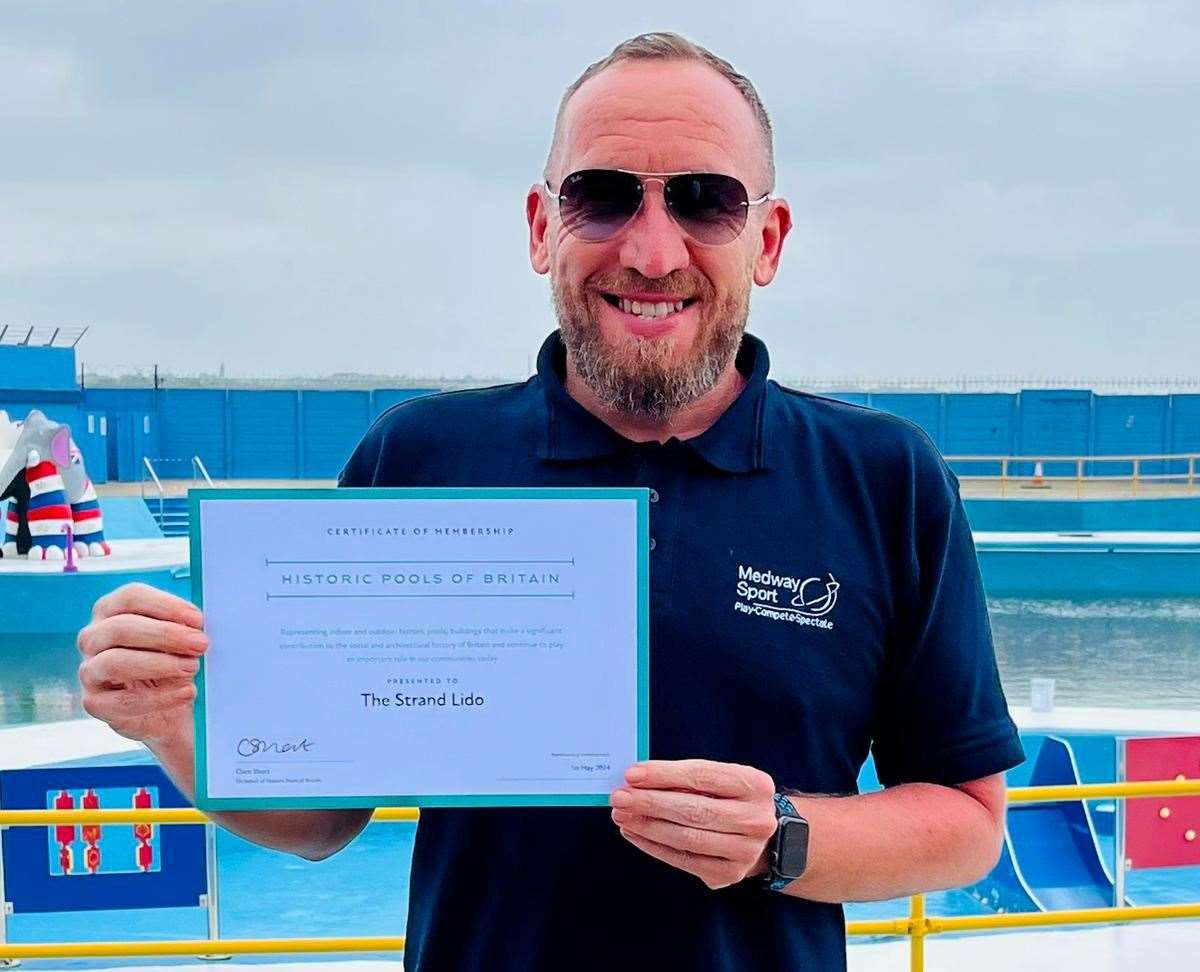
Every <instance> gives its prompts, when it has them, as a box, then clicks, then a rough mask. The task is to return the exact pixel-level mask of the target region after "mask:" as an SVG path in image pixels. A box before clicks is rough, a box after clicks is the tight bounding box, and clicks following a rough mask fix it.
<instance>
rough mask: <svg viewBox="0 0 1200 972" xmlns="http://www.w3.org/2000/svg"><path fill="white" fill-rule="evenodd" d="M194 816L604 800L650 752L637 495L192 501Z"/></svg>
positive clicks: (513, 493) (517, 492) (318, 494)
mask: <svg viewBox="0 0 1200 972" xmlns="http://www.w3.org/2000/svg"><path fill="white" fill-rule="evenodd" d="M189 497H190V505H191V544H192V587H193V596H194V599H195V601H196V603H197V604H198V605H200V607H201V608H202V609H203V611H204V620H205V630H206V631H207V633H208V635H209V638H210V646H209V650H208V653H207V655H206V656H205V658H204V660H203V663H202V666H201V671H200V675H199V676H198V682H199V695H198V698H197V700H196V708H195V711H196V803H197V806H199V807H200V808H201V809H213V810H254V809H283V808H294V809H299V808H314V807H328V808H336V807H345V808H350V807H377V806H535V805H537V806H554V805H562V806H567V805H576V806H578V805H595V806H600V805H604V804H606V803H607V802H608V795H609V794H610V793H611V792H612V790H613V789H615V788H616V787H617V786H619V785H620V783H621V781H622V778H623V774H624V771H625V768H626V767H627V766H629V765H630V764H631V763H634V762H636V761H638V760H639V759H645V758H646V756H647V755H648V739H647V711H648V699H647V675H648V673H647V654H648V645H647V637H648V635H647V629H648V617H647V614H648V601H647V597H648V594H647V550H648V530H647V509H648V507H647V503H648V491H647V490H644V489H482V488H481V489H467V488H455V489H449V488H448V489H295V490H292V489H197V490H192V491H191V492H190V493H189Z"/></svg>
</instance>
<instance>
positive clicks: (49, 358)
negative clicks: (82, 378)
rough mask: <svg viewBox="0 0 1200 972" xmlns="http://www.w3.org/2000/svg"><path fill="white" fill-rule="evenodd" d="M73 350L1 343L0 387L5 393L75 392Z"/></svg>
mask: <svg viewBox="0 0 1200 972" xmlns="http://www.w3.org/2000/svg"><path fill="white" fill-rule="evenodd" d="M76 387H77V386H76V384H75V349H74V348H30V347H22V346H18V345H13V344H0V388H3V389H5V390H6V391H17V390H24V391H29V390H51V389H56V390H59V391H74V390H75V389H76Z"/></svg>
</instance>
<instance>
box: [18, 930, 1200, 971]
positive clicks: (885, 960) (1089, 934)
mask: <svg viewBox="0 0 1200 972" xmlns="http://www.w3.org/2000/svg"><path fill="white" fill-rule="evenodd" d="M1197 952H1200V923H1197V922H1190V921H1180V922H1163V923H1159V924H1147V923H1139V924H1135V925H1124V926H1103V927H1099V928H1078V929H1071V930H1064V931H1051V930H1047V931H1038V932H1001V933H995V934H987V935H966V936H961V937H953V938H951V937H941V936H933V937H931V938H929V939H927V940H926V944H925V967H926V968H927V969H929V970H930V972H938V970H942V969H945V970H952V969H971V970H972V972H1013V970H1014V969H1019V970H1021V972H1144V970H1146V969H1155V970H1163V972H1169V970H1175V969H1179V970H1183V969H1187V968H1191V967H1192V965H1191V962H1192V961H1193V959H1194V958H1195V956H1196V954H1197ZM847 957H848V963H847V966H848V969H849V972H900V970H903V969H907V968H908V967H909V943H908V941H907V940H896V941H889V942H871V943H857V944H856V943H855V942H854V940H853V939H851V941H850V944H849V946H848V948H847ZM115 961H119V960H115ZM80 964H81V963H80V962H79V961H73V962H71V963H70V967H72V968H78V967H79V965H80ZM88 965H89V966H90V967H93V968H108V969H112V970H122V972H178V970H179V969H180V968H181V967H188V968H193V969H195V968H200V966H199V965H197V963H196V960H195V959H191V958H184V959H180V960H179V961H178V962H177V963H175V964H173V965H145V964H140V963H139V964H137V965H121V964H113V965H101V964H100V963H99V962H97V963H90V962H89V963H88ZM35 966H36V967H37V968H43V969H49V968H65V967H67V963H65V962H63V963H61V964H60V963H59V962H55V961H52V960H42V961H38V962H31V963H28V967H30V968H33V967H35ZM219 967H220V968H222V969H229V968H244V969H247V970H251V969H252V970H253V972H312V970H313V969H315V968H320V967H325V968H334V969H336V970H337V972H403V969H404V963H403V961H402V960H400V959H397V960H395V961H388V960H379V959H355V958H345V959H339V958H337V957H335V956H332V955H318V956H313V958H311V959H309V960H308V961H284V962H263V961H261V960H258V961H255V962H248V961H239V960H236V959H235V960H233V961H230V962H222V963H220V965H219ZM498 967H499V966H498Z"/></svg>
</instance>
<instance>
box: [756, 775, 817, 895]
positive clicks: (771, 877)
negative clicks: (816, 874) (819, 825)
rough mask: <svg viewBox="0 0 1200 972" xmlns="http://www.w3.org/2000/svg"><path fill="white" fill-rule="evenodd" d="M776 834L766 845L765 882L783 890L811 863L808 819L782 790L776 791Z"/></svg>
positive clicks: (769, 885) (774, 889) (774, 888)
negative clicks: (797, 809) (809, 861)
mask: <svg viewBox="0 0 1200 972" xmlns="http://www.w3.org/2000/svg"><path fill="white" fill-rule="evenodd" d="M775 819H776V820H777V821H778V823H777V824H776V827H775V836H774V837H772V838H771V843H770V845H768V847H767V873H766V874H765V875H764V877H763V882H764V883H765V884H766V886H767V887H768V888H769V889H770V890H772V891H782V890H783V889H784V888H786V887H787V886H788V885H789V884H791V883H792V882H793V881H795V880H796V878H798V877H800V875H802V874H803V873H804V869H805V867H806V866H807V865H808V821H807V820H805V819H804V818H803V817H802V816H800V814H798V813H796V807H795V805H794V804H793V803H792V801H791V800H789V799H788V798H787V797H786V796H784V795H783V794H782V793H776V794H775Z"/></svg>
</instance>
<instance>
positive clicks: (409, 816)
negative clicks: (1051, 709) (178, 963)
mask: <svg viewBox="0 0 1200 972" xmlns="http://www.w3.org/2000/svg"><path fill="white" fill-rule="evenodd" d="M1152 796H1200V780H1156V781H1152V782H1138V783H1087V784H1075V785H1069V786H1032V787H1014V788H1012V789H1010V790H1009V791H1008V799H1009V802H1010V803H1053V802H1057V801H1062V800H1095V799H1101V798H1104V799H1107V798H1115V799H1132V798H1137V797H1152ZM371 819H372V821H380V822H388V823H395V822H400V821H413V820H417V819H419V811H417V810H416V809H414V808H411V807H402V808H388V809H379V810H376V811H375V813H374V815H373V816H372V818H371ZM138 822H144V823H158V824H197V823H211V821H210V820H209V819H208V818H207V817H206V816H205V815H204V814H202V813H201V812H200V811H198V810H192V809H186V808H181V809H159V810H0V830H2V829H3V828H5V827H44V826H50V825H54V824H82V823H99V824H128V823H138ZM1181 918H1200V901H1197V902H1194V903H1189V904H1170V905H1145V906H1141V907H1123V908H1115V907H1113V908H1079V909H1073V910H1062V911H1046V912H1022V913H1009V914H996V915H961V916H948V917H939V916H929V915H926V913H925V896H924V895H923V894H915V895H912V897H911V898H910V899H909V913H908V915H907V916H904V917H898V918H885V919H877V920H868V921H848V922H846V934H847V935H851V936H858V935H872V936H881V935H882V936H889V937H907V938H909V939H910V942H909V968H910V969H911V970H912V972H924V969H925V940H926V939H927V938H929V937H930V936H932V935H940V934H946V933H949V932H967V931H997V930H1000V929H1012V928H1047V927H1056V926H1080V925H1101V924H1129V923H1132V922H1139V921H1161V920H1166V919H1181ZM215 945H219V946H220V951H221V953H222V955H264V954H317V953H322V954H328V953H332V952H346V953H350V952H358V953H361V952H402V951H403V950H404V936H403V935H398V936H383V937H347V938H244V939H229V938H222V939H216V940H213V939H188V940H174V941H156V942H155V941H151V942H50V943H39V944H30V945H14V944H11V943H3V942H0V962H3V961H4V960H6V959H7V960H13V959H16V960H20V959H26V958H28V959H45V958H110V957H116V956H127V957H152V956H162V955H203V954H206V953H211V952H212V951H213V947H214V946H215Z"/></svg>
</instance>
